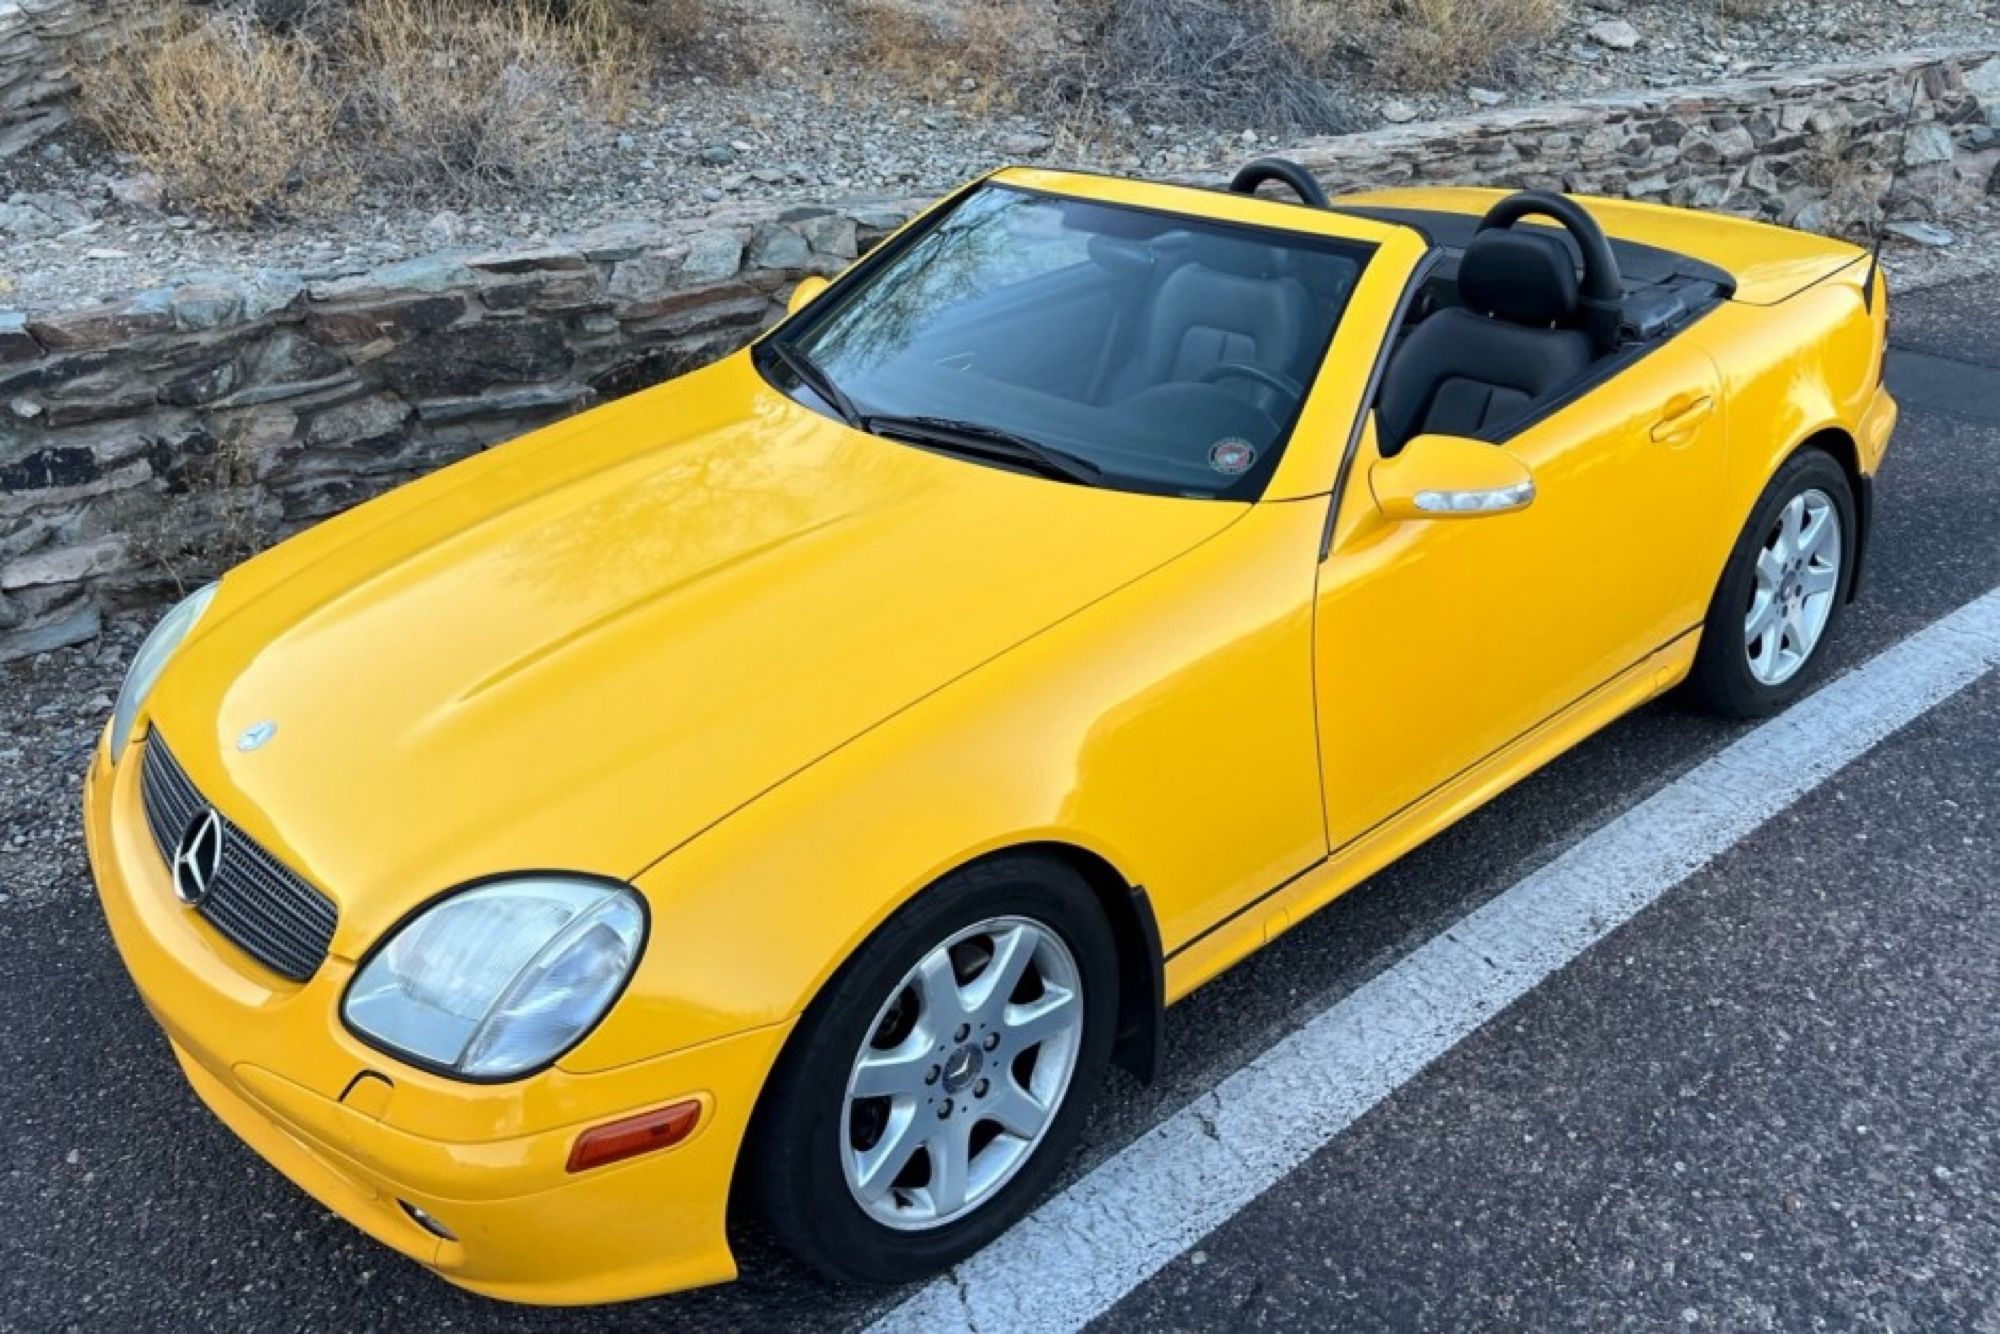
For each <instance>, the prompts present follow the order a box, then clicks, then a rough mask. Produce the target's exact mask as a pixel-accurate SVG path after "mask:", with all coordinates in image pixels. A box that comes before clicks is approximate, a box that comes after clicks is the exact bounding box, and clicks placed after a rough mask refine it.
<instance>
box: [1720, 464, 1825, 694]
mask: <svg viewBox="0 0 2000 1334" xmlns="http://www.w3.org/2000/svg"><path fill="white" fill-rule="evenodd" d="M1840 560H1841V531H1840V511H1839V509H1838V508H1836V507H1835V505H1834V503H1833V499H1832V497H1830V496H1828V495H1827V494H1826V492H1824V491H1821V490H1820V489H1819V488H1817V487H1813V488H1810V489H1808V490H1805V491H1802V492H1800V493H1799V494H1798V495H1796V496H1793V497H1792V498H1791V500H1789V501H1787V502H1786V504H1785V507H1784V508H1783V509H1781V510H1780V511H1778V517H1777V519H1776V521H1775V522H1773V523H1772V525H1771V529H1770V531H1769V532H1768V533H1766V534H1765V536H1764V544H1763V546H1762V548H1761V549H1760V550H1759V551H1758V552H1757V569H1756V577H1755V580H1754V581H1753V583H1752V585H1751V589H1750V606H1749V608H1748V610H1747V611H1746V612H1745V614H1744V618H1743V647H1744V652H1745V654H1746V655H1747V656H1748V658H1749V663H1750V674H1751V675H1752V676H1754V677H1755V678H1756V679H1757V680H1758V681H1760V682H1762V683H1763V684H1765V685H1767V686H1775V685H1783V684H1784V683H1785V682H1786V681H1789V680H1791V679H1792V677H1794V676H1796V675H1797V674H1798V671H1799V669H1800V668H1801V667H1803V666H1805V665H1806V660H1807V659H1809V658H1810V657H1812V655H1813V650H1814V649H1816V648H1818V647H1819V641H1820V638H1821V636H1823V635H1824V634H1825V633H1826V624H1827V621H1828V619H1829V618H1831V617H1832V615H1833V605H1834V599H1835V598H1837V597H1838V596H1839V595H1840Z"/></svg>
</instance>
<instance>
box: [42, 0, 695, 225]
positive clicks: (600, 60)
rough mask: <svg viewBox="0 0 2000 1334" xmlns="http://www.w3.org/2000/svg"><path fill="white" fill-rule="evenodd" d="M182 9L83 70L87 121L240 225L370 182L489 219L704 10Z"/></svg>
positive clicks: (434, 0)
mask: <svg viewBox="0 0 2000 1334" xmlns="http://www.w3.org/2000/svg"><path fill="white" fill-rule="evenodd" d="M263 8H264V10H266V11H267V12H266V13H265V15H264V21H261V22H260V21H254V20H251V19H246V18H242V17H232V16H229V15H221V14H216V13H212V12H205V11H200V10H197V9H195V8H193V7H192V6H190V5H187V4H185V3H184V2H183V3H181V4H180V7H179V8H178V9H177V10H176V11H175V12H174V14H173V15H172V17H171V18H170V20H169V26H168V35H167V36H166V37H165V38H164V39H158V38H152V37H148V38H145V39H143V40H135V41H134V42H132V43H130V44H128V45H125V46H123V47H119V48H116V49H114V50H113V51H111V52H110V53H109V55H108V57H107V58H106V59H105V60H104V61H102V62H101V63H99V64H98V65H97V66H96V67H95V68H92V69H89V70H86V71H85V72H84V79H83V93H84V96H83V99H82V105H83V108H84V111H85V114H86V115H87V116H89V117H90V118H91V119H92V120H93V121H94V122H95V123H96V124H97V126H98V127H99V129H100V130H101V131H102V132H103V134H104V136H105V138H106V139H107V140H108V141H109V142H110V143H111V145H112V146H113V147H115V148H118V149H122V150H125V151H128V152H132V153H134V154H136V155H137V156H138V157H139V158H140V160H141V161H142V162H143V163H144V165H145V166H146V167H147V168H148V169H149V170H151V171H153V172H154V173H156V174H157V175H158V176H159V177H160V178H161V180H162V181H164V182H165V183H166V185H167V188H168V190H169V191H170V192H171V193H172V194H173V196H174V197H175V198H176V199H177V200H179V201H180V202H182V203H184V204H186V205H189V206H191V207H194V208H198V209H201V210H204V211H206V212H209V213H213V214H216V215H218V216H221V217H223V218H226V219H229V220H231V221H235V222H244V221H249V220H253V219H256V218H259V217H268V216H276V215H297V214H305V213H314V212H321V211H326V210H330V209H333V208H337V207H338V206H339V205H340V204H341V203H343V202H345V200H346V199H347V198H349V197H350V196H351V194H352V192H353V187H354V186H355V184H356V183H357V182H360V181H366V182H368V183H370V184H373V185H376V186H380V187H384V188H388V189H391V190H393V191H396V192H399V193H403V194H406V195H409V196H412V197H417V198H424V199H432V200H446V201H477V200H479V199H481V198H484V197H488V196H490V195H491V194H493V193H494V192H495V191H496V190H497V189H499V188H501V187H503V186H505V185H506V184H508V183H510V182H513V181H516V180H519V179H521V178H523V177H525V176H527V175H529V174H530V173H533V172H535V171H536V170H538V169H539V168H542V167H544V166H545V165H547V164H548V163H550V162H551V161H553V160H555V159H557V158H560V157H561V156H562V155H563V154H564V153H565V152H567V151H568V150H569V149H570V147H571V146H572V145H573V144H574V143H575V142H576V140H577V139H578V137H579V136H580V135H582V134H585V133H587V132H588V131H589V130H590V128H591V127H592V126H594V125H600V124H609V123H615V122H617V121H618V120H620V119H622V118H623V117H624V116H625V114H626V113H627V111H628V110H629V109H630V108H631V106H632V105H633V103H634V102H635V100H636V99H637V97H638V95H639V94H640V92H641V91H642V89H643V88H644V87H645V85H646V82H647V80H648V79H649V78H650V77H651V75H652V73H653V70H654V68H655V62H656V61H657V60H658V59H660V58H661V56H662V53H663V52H666V51H668V50H671V49H674V48H675V47H676V46H677V45H678V44H683V43H686V42H687V41H689V40H691V39H692V36H693V34H694V32H695V30H696V28H697V27H698V25H699V24H700V22H701V18H702V15H703V13H704V8H703V4H702V0H291V2H290V3H282V2H281V0H264V5H263Z"/></svg>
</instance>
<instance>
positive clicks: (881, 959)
mask: <svg viewBox="0 0 2000 1334" xmlns="http://www.w3.org/2000/svg"><path fill="white" fill-rule="evenodd" d="M1117 975H1118V974H1117V956H1116V945H1115V943H1114V941H1113V938H1112V935H1111V931H1110V928H1109V926H1108V925H1107V924H1106V923H1105V921H1104V918H1103V915H1102V913H1101V912H1100V911H1099V909H1098V907H1097V905H1096V901H1095V899H1094V897H1093V896H1092V894H1091V891H1090V888H1089V886H1088V885H1087V884H1085V883H1084V881H1083V880H1082V878H1081V877H1080V876H1078V875H1077V874H1076V873H1075V872H1074V871H1072V870H1071V869H1070V868H1068V867H1067V866H1065V865H1063V864H1062V863H1061V862H1059V861H1056V860H1054V859H1050V858H1042V857H1022V858H1017V859H1005V860H1001V861H995V862H988V863H983V864H980V865H977V866H973V867H969V868H967V869H965V870H964V871H961V872H958V873H956V874H954V875H952V876H948V877H946V878H945V879H944V880H942V881H940V882H939V883H938V884H936V885H934V886H933V887H932V888H931V889H929V890H928V891H926V892H925V893H924V894H923V895H922V896H920V897H919V898H918V899H916V900H915V901H913V902H912V903H911V904H910V905H909V906H908V907H906V908H905V909H903V910H902V911H901V912H899V913H898V914H897V915H896V916H895V917H893V918H891V919H890V921H889V922H888V923H887V924H886V925H885V926H884V927H883V928H882V929H881V930H880V931H879V932H877V933H876V935H875V936H874V937H873V938H872V939H870V940H869V941H868V943H867V944H866V945H864V946H863V947H862V948H861V950H860V951H858V952H857V953H856V955H855V957H854V958H853V960H851V961H850V962H849V963H848V965H847V966H846V967H844V968H843V969H842V970H841V972H840V974H839V975H838V976H837V977H836V978H835V979H834V981H833V982H832V983H831V984H830V985H829V987H828V990H827V992H826V994H825V995H823V996H822V997H821V998H820V999H819V1000H818V1001H816V1002H815V1003H814V1005H813V1006H812V1008H811V1009H810V1010H809V1011H808V1013H807V1015H806V1017H805V1018H804V1019H803V1020H802V1021H801V1025H800V1028H799V1031H798V1032H797V1033H795V1034H794V1035H793V1037H792V1040H791V1042H790V1043H789V1045H788V1046H787V1049H786V1055H785V1057H784V1059H783V1060H782V1061H781V1062H780V1065H779V1069H778V1071H777V1072H776V1073H775V1074H774V1075H773V1077H772V1083H771V1087H770V1088H769V1090H768V1091H767V1093H766V1096H765V1099H764V1102H763V1104H762V1105H761V1106H760V1108H759V1111H758V1117H757V1125H756V1129H755V1131H754V1133H753V1139H752V1141H751V1145H750V1148H749V1152H748V1155H747V1157H746V1162H745V1168H746V1171H747V1172H748V1173H749V1185H750V1189H751V1192H752V1201H753V1203H754V1206H755V1208H756V1209H757V1212H758V1213H759V1214H760V1216H761V1217H762V1219H763V1221H764V1223H765V1225H766V1226H767V1227H768V1228H769V1229H770V1231H771V1232H772V1234H773V1235H774V1236H775V1237H776V1238H777V1239H778V1240H779V1241H780V1242H781V1243H783V1244H784V1245H785V1246H786V1248H787V1249H789V1250H791V1251H793V1252H794V1253H796V1254H798V1255H799V1256H800V1257H801V1258H803V1259H805V1260H806V1261H808V1262H810V1263H811V1264H813V1265H815V1266H816V1267H818V1268H819V1269H821V1270H823V1271H824V1272H826V1273H828V1274H831V1275H833V1276H834V1277H836V1278H840V1279H845V1280H850V1281H861V1282H876V1283H902V1282H909V1281H911V1280H914V1279H917V1278H921V1277H923V1276H925V1275H928V1274H932V1273H935V1272H937V1271H939V1270H941V1269H943V1268H945V1267H946V1266H948V1265H950V1264H952V1263H954V1262H955V1261H957V1260H959V1259H962V1258H963V1257H965V1256H966V1255H969V1254H971V1253H972V1252H973V1251H975V1250H977V1249H978V1248H979V1247H981V1246H984V1245H985V1244H986V1243H987V1242H988V1241H991V1240H992V1239H993V1238H994V1237H996V1236H998V1235H999V1234H1000V1233H1001V1232H1002V1231H1003V1230H1005V1229H1006V1228H1007V1226H1008V1225H1009V1224H1011V1223H1013V1222H1014V1221H1015V1220H1016V1219H1017V1218H1019V1217H1020V1216H1021V1215H1022V1214H1023V1213H1025V1212H1026V1211H1027V1209H1028V1208H1029V1207H1030V1206H1031V1205H1032V1204H1033V1203H1034V1200H1035V1198H1036V1197H1037V1196H1039V1195H1040V1194H1041V1192H1042V1191H1043V1190H1044V1189H1046V1188H1047V1186H1048V1184H1049V1182H1050V1180H1051V1179H1052V1178H1053V1177H1054V1175H1055V1173H1056V1171H1057V1169H1058V1168H1059V1167H1060V1166H1061V1162H1062V1159H1063V1157H1064V1155H1065V1154H1066V1153H1067V1152H1068V1150H1069V1148H1070V1147H1071V1145H1072V1144H1073V1143H1074V1141H1075V1138H1076V1134H1077V1132H1078V1130H1079V1129H1080V1128H1081V1126H1082V1122H1083V1119H1084V1117H1085V1115H1086V1114H1087V1112H1088V1110H1089V1103H1090V1100H1091V1097H1092V1095H1093V1094H1094V1092H1095V1090H1096V1087H1097V1085H1098V1084H1099V1083H1100V1082H1101V1080H1102V1078H1103V1074H1104V1069H1105V1066H1106V1065H1107V1064H1108V1061H1109V1057H1110V1051H1111V1042H1112V1034H1113V1032H1114V1030H1115V1027H1116V1019H1117V1015H1116V1006H1117V994H1118V993H1117Z"/></svg>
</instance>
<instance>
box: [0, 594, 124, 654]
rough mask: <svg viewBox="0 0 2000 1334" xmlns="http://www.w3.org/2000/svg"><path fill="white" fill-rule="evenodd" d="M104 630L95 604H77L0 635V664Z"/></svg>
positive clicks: (58, 646) (102, 620) (89, 638)
mask: <svg viewBox="0 0 2000 1334" xmlns="http://www.w3.org/2000/svg"><path fill="white" fill-rule="evenodd" d="M103 630H104V618H103V616H102V615H101V614H100V613H99V612H98V610H97V608H96V606H95V605H93V604H91V603H89V602H86V601H81V600H80V601H79V602H78V603H77V604H76V605H75V606H74V607H72V608H71V609H69V610H66V611H63V612H60V613H57V614H55V615H54V617H53V618H52V619H46V618H45V619H39V620H36V621H33V622H30V623H29V624H28V625H26V626H24V627H22V628H21V629H19V630H9V631H7V632H6V633H5V634H0V662H12V661H13V660H14V659H16V658H28V657H33V656H34V655H35V654H37V653H47V652H48V651H49V650H51V649H58V648H67V647H68V646H69V645H71V644H82V643H85V642H87V641H89V640H92V639H95V638H97V636H98V635H99V634H101V633H102V632H103Z"/></svg>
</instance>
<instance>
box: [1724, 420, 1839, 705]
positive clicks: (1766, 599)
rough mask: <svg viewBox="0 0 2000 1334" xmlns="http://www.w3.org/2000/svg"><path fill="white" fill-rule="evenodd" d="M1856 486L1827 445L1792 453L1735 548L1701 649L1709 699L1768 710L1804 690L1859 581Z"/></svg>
mask: <svg viewBox="0 0 2000 1334" xmlns="http://www.w3.org/2000/svg"><path fill="white" fill-rule="evenodd" d="M1858 535H1859V534H1858V532H1857V529H1856V526H1855V505H1854V490H1853V488H1852V487H1851V486H1850V485H1849V483H1848V480H1847V473H1846V471H1845V470H1844V469H1842V468H1841V466H1840V464H1839V463H1837V462H1835V461H1834V460H1833V458H1832V457H1831V456H1829V455H1827V454H1825V453H1822V452H1821V451H1820V450H1817V449H1804V450H1801V451H1799V452H1798V453H1797V454H1794V455H1793V456H1792V457H1791V458H1789V459H1787V460H1785V463H1784V466H1782V467H1781V468H1779V469H1778V474H1777V476H1775V477H1773V478H1772V479H1771V484H1770V485H1769V486H1767V487H1766V488H1765V489H1764V494H1763V495H1762V496H1760V497H1758V500H1757V504H1756V506H1755V508H1753V509H1752V510H1751V512H1750V521H1749V522H1748V523H1746V524H1745V525H1744V526H1743V532H1742V534H1741V535H1740V536H1739V537H1738V538H1737V540H1736V547H1735V549H1734V550H1733V551H1732V552H1731V553H1730V556H1729V564H1728V565H1727V566H1726V567H1725V568H1724V570H1723V572H1722V579H1721V582H1720V583H1718V584H1717V586H1716V590H1715V596H1714V598H1713V600H1712V601H1711V602H1710V604H1709V609H1708V618H1707V620H1706V622H1705V623H1704V624H1703V626H1702V633H1701V648H1700V649H1699V650H1698V651H1697V653H1696V656H1695V663H1694V671H1693V675H1692V683H1693V688H1694V693H1695V695H1696V697H1697V698H1699V699H1700V700H1701V701H1702V703H1704V704H1705V705H1707V706H1708V707H1709V708H1710V709H1712V710H1714V711H1715V712H1717V713H1719V714H1722V715H1723V716H1724V717H1728V718H1741V719H1750V718H1762V717H1766V716H1768V715H1770V714H1773V713H1776V712H1777V711H1778V710H1780V709H1782V708H1784V707H1785V706H1786V705H1788V704H1790V703H1791V702H1792V701H1793V700H1795V699H1797V698H1798V697H1799V696H1800V695H1802V694H1804V693H1805V691H1806V688H1807V686H1808V685H1810V684H1811V681H1812V678H1813V677H1814V676H1815V675H1817V674H1818V670H1819V667H1820V664H1821V662H1822V660H1823V659H1824V658H1825V648H1826V645H1827V641H1829V640H1830V639H1832V638H1833V633H1834V630H1835V628H1836V627H1837V626H1838V625H1839V623H1840V618H1841V616H1842V614H1843V612H1844V611H1845V609H1846V605H1847V597H1848V592H1849V590H1850V588H1851V587H1852V586H1853V582H1854V555H1855V550H1856V546H1855V542H1856V538H1857V537H1858Z"/></svg>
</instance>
